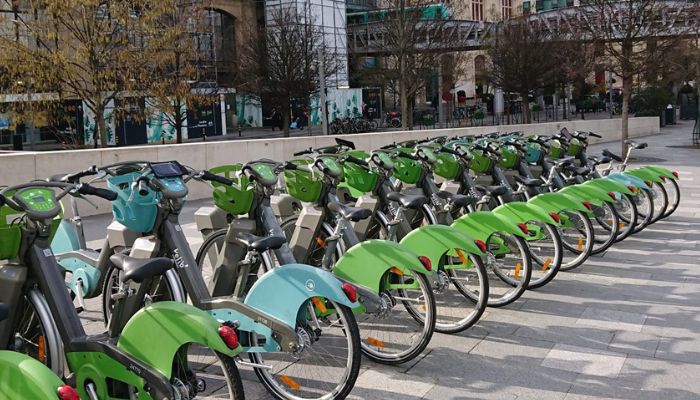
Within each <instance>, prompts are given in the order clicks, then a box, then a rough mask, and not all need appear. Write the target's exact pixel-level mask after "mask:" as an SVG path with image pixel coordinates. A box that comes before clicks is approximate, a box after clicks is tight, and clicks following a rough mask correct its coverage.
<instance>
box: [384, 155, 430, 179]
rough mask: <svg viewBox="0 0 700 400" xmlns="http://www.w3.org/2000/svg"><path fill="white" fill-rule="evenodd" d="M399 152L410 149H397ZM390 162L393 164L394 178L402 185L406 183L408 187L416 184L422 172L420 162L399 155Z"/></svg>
mask: <svg viewBox="0 0 700 400" xmlns="http://www.w3.org/2000/svg"><path fill="white" fill-rule="evenodd" d="M399 150H402V151H406V152H408V151H410V149H402V148H399ZM391 161H392V162H393V163H394V177H396V179H398V180H400V181H401V182H403V183H408V184H409V185H413V184H415V183H417V182H418V180H419V179H420V176H421V173H422V172H423V166H422V165H421V163H420V161H416V160H411V159H408V158H405V157H401V155H400V154H399V155H398V156H396V157H392V159H391Z"/></svg>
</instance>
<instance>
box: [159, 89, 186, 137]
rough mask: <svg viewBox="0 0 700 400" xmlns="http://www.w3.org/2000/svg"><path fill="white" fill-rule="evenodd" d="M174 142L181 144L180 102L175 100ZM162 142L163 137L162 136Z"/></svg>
mask: <svg viewBox="0 0 700 400" xmlns="http://www.w3.org/2000/svg"><path fill="white" fill-rule="evenodd" d="M174 111H175V115H174V117H175V121H174V122H175V141H176V142H177V143H182V122H183V121H182V101H181V100H180V99H177V100H176V101H175V110H174ZM163 140H165V136H164V135H163Z"/></svg>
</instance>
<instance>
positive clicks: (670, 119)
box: [665, 104, 676, 125]
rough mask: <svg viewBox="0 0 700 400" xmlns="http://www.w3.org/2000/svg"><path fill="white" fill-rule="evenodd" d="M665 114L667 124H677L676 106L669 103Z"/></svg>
mask: <svg viewBox="0 0 700 400" xmlns="http://www.w3.org/2000/svg"><path fill="white" fill-rule="evenodd" d="M665 116H666V125H675V124H676V108H675V107H673V106H672V105H671V104H669V105H668V107H666V111H665Z"/></svg>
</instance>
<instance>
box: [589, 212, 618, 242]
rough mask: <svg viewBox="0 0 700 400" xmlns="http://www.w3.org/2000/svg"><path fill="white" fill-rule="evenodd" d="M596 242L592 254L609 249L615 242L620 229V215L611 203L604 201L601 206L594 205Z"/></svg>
mask: <svg viewBox="0 0 700 400" xmlns="http://www.w3.org/2000/svg"><path fill="white" fill-rule="evenodd" d="M590 220H591V223H592V225H593V235H594V238H595V240H594V242H593V243H594V244H593V249H592V250H591V254H600V253H603V252H604V251H607V250H608V249H609V248H610V246H612V245H613V244H614V243H615V239H617V234H618V232H619V231H620V217H619V216H618V214H617V211H616V210H615V207H613V205H612V204H611V203H608V202H607V201H606V202H603V204H602V205H601V206H593V218H591V219H590Z"/></svg>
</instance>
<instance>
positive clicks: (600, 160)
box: [588, 156, 612, 165]
mask: <svg viewBox="0 0 700 400" xmlns="http://www.w3.org/2000/svg"><path fill="white" fill-rule="evenodd" d="M588 160H589V161H590V162H591V163H592V164H593V165H600V164H607V163H609V162H610V161H611V160H612V159H611V158H610V157H607V156H603V157H595V156H590V157H588Z"/></svg>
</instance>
